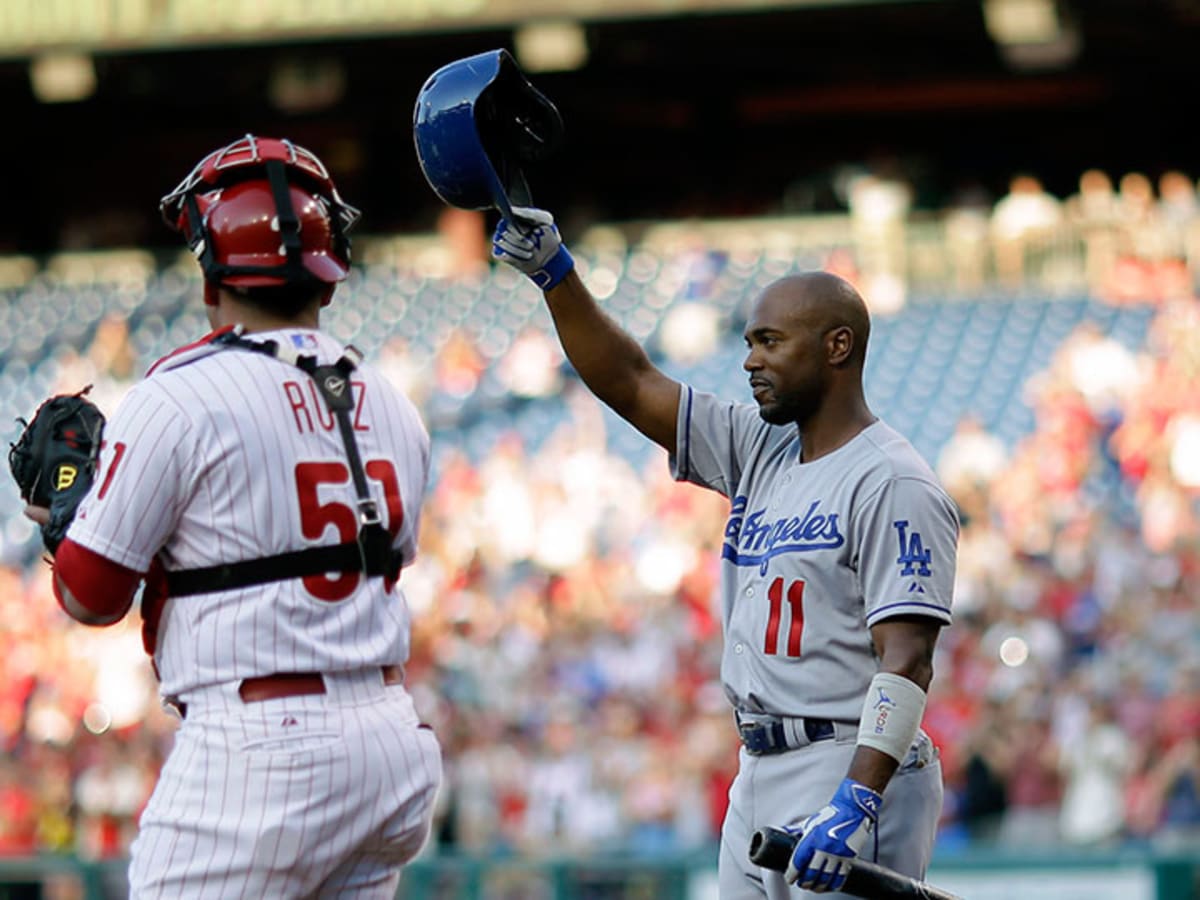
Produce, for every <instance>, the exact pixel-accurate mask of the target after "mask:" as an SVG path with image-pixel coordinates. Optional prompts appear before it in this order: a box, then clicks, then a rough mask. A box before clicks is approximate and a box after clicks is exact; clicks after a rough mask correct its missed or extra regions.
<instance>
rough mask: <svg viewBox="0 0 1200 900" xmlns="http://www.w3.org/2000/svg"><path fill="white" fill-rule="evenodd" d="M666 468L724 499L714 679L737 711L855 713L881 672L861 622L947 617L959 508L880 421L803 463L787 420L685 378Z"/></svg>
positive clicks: (852, 716) (850, 717)
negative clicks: (719, 644) (719, 637)
mask: <svg viewBox="0 0 1200 900" xmlns="http://www.w3.org/2000/svg"><path fill="white" fill-rule="evenodd" d="M677 434H678V438H677V447H676V449H675V453H673V454H672V456H671V466H672V473H673V474H674V476H675V478H676V479H678V480H680V481H690V482H692V483H694V484H698V485H701V486H703V487H707V488H711V489H713V490H716V491H719V492H720V493H722V494H724V495H725V496H727V497H729V498H730V501H731V506H730V513H729V519H728V522H727V523H726V526H725V534H724V540H723V545H722V551H721V602H722V621H723V625H724V632H725V646H724V650H723V656H722V661H721V678H722V682H723V683H724V686H725V691H726V693H727V694H728V695H729V698H730V700H731V702H732V703H733V705H734V707H735V708H736V709H739V710H742V711H745V712H762V713H770V714H773V715H785V716H813V717H817V718H826V719H834V720H840V721H848V722H850V721H857V720H858V718H859V716H860V715H861V713H862V700H863V696H864V695H865V693H866V692H867V689H868V687H869V684H870V681H871V678H872V677H874V675H875V673H876V672H877V671H878V664H877V660H876V658H875V656H874V654H873V650H872V646H871V637H870V632H869V628H870V627H871V626H872V625H875V624H876V623H878V622H882V621H884V620H885V619H887V618H889V617H891V616H897V615H914V614H915V615H921V616H928V617H930V618H932V619H934V620H936V621H938V622H941V623H947V624H948V623H949V622H950V618H951V615H950V606H951V595H952V592H953V585H954V570H955V559H956V553H957V543H958V515H957V512H956V509H955V506H954V504H953V502H952V501H951V500H950V498H949V496H947V494H946V492H945V491H944V490H942V488H941V486H940V485H939V484H938V482H937V479H936V477H935V476H934V474H933V472H932V471H931V470H930V468H929V466H928V465H927V464H926V463H925V462H924V461H923V460H922V459H921V457H920V456H919V454H918V453H917V452H916V450H914V449H913V447H912V445H911V444H910V443H909V442H908V441H907V440H905V438H903V437H902V436H901V435H900V434H899V433H897V432H896V431H894V430H893V429H891V428H890V427H888V426H887V425H885V424H884V423H883V422H880V421H876V422H875V423H874V424H872V425H870V426H868V427H867V428H865V429H864V430H863V431H862V432H860V433H859V434H858V435H856V436H855V437H854V438H852V439H851V440H850V441H849V442H847V443H846V444H844V445H843V446H841V447H839V448H838V449H837V450H835V451H833V452H832V453H829V454H827V455H826V456H823V457H821V458H819V459H816V460H814V461H812V462H809V463H801V462H800V436H799V434H798V432H797V429H796V427H795V426H794V425H789V426H775V425H770V424H768V423H766V422H764V421H763V420H762V418H761V417H760V416H759V413H758V408H757V407H756V406H753V405H750V404H744V403H729V402H724V401H721V400H718V399H717V398H715V397H713V396H712V395H711V394H705V393H701V392H698V391H693V390H692V389H691V388H690V387H687V386H685V387H684V389H683V392H682V394H681V397H680V404H679V419H678V431H677Z"/></svg>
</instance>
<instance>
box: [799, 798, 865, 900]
mask: <svg viewBox="0 0 1200 900" xmlns="http://www.w3.org/2000/svg"><path fill="white" fill-rule="evenodd" d="M882 802H883V797H882V796H881V795H880V794H879V792H878V791H873V790H871V789H870V788H869V787H867V786H866V785H865V784H859V783H858V782H857V781H855V780H853V779H852V778H846V779H843V781H842V783H841V784H840V785H839V786H838V789H837V793H835V794H834V795H833V799H832V800H830V801H829V803H828V805H826V806H823V807H822V808H821V809H819V810H818V811H817V812H816V813H814V814H813V815H811V816H809V817H808V818H807V819H805V820H804V821H803V822H801V823H800V828H799V831H800V840H799V841H797V842H796V849H795V850H793V851H792V860H791V862H790V863H789V864H788V869H787V872H786V873H785V874H784V876H783V877H784V880H786V881H787V882H788V884H796V885H799V886H800V887H802V888H805V889H806V890H810V891H813V892H814V893H817V894H823V893H825V892H826V891H839V890H841V889H842V885H844V884H845V883H846V876H847V875H849V874H850V863H851V862H852V861H853V860H854V859H855V858H857V856H858V854H859V853H861V852H862V848H863V846H864V845H865V844H866V843H867V839H868V838H870V837H871V835H872V834H873V833H874V831H875V825H876V823H877V822H878V820H879V805H880V803H882Z"/></svg>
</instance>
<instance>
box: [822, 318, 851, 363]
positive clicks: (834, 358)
mask: <svg viewBox="0 0 1200 900" xmlns="http://www.w3.org/2000/svg"><path fill="white" fill-rule="evenodd" d="M854 340H855V339H854V329H852V328H851V327H850V326H849V325H839V326H837V327H836V328H832V329H830V330H829V331H828V332H826V334H825V355H826V358H827V359H828V360H829V364H830V365H831V366H840V365H843V364H844V363H845V362H846V361H847V360H849V359H850V357H851V356H852V355H853V354H854Z"/></svg>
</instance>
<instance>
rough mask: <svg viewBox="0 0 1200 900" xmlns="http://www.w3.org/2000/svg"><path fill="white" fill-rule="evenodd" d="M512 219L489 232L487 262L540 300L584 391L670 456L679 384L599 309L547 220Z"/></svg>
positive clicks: (525, 215) (536, 212) (533, 214)
mask: <svg viewBox="0 0 1200 900" xmlns="http://www.w3.org/2000/svg"><path fill="white" fill-rule="evenodd" d="M513 212H514V213H515V214H516V215H517V216H518V222H517V225H514V224H513V223H511V222H509V221H508V220H507V219H501V220H500V224H499V225H498V226H497V227H496V234H495V238H494V240H493V245H492V254H493V256H495V257H496V259H498V260H501V261H503V262H505V263H508V264H509V265H511V266H513V267H514V268H516V269H517V270H519V271H521V272H523V273H524V274H526V275H528V276H529V278H530V279H531V280H532V281H533V282H534V284H536V285H537V286H538V287H540V288H542V290H543V291H544V292H545V296H546V305H547V306H548V307H549V309H550V315H551V317H552V318H553V319H554V327H555V329H556V330H557V331H558V338H559V340H560V341H561V342H562V346H563V350H564V351H565V352H566V354H567V359H569V360H570V361H571V365H572V366H574V367H575V371H577V372H578V373H579V376H580V378H582V379H583V382H584V384H586V385H587V386H588V389H589V390H591V392H592V393H593V394H595V395H596V396H597V397H598V398H599V399H600V400H602V401H603V402H604V403H606V404H607V405H608V406H610V407H612V409H613V411H614V412H616V413H617V415H619V416H621V418H623V419H625V420H626V421H628V422H629V423H630V424H631V425H633V427H634V428H636V429H637V430H638V431H640V432H641V433H642V434H644V435H646V437H648V438H650V439H651V440H652V441H654V442H655V443H656V444H659V445H661V446H662V447H665V448H666V449H667V450H668V451H671V452H674V450H675V425H676V416H677V413H678V409H679V397H680V390H681V388H680V385H679V382H677V381H675V380H673V379H671V378H669V377H667V375H665V374H664V373H663V372H662V371H661V370H660V369H658V368H657V367H655V365H654V364H653V363H652V362H651V361H650V357H649V356H647V355H646V351H645V350H643V349H642V347H641V345H640V344H638V342H637V341H635V340H634V339H633V337H631V336H630V335H629V334H628V333H627V332H625V331H624V330H623V329H622V328H621V327H620V326H619V325H618V324H617V323H616V322H614V321H613V320H612V318H610V317H609V316H608V315H607V314H606V313H605V312H604V310H602V309H601V308H600V305H599V304H598V303H597V302H596V299H595V298H594V297H593V296H592V293H591V291H589V290H588V289H587V286H586V285H585V284H584V283H583V280H582V279H581V278H580V277H579V274H578V273H577V272H576V271H575V263H574V260H573V259H572V258H571V254H570V253H569V252H567V248H566V247H565V246H563V243H562V239H561V238H560V237H559V234H558V228H557V227H556V226H555V225H554V218H553V217H552V216H551V215H550V214H549V213H548V212H545V211H544V210H540V209H530V208H523V207H518V208H516V209H514V210H513ZM517 226H519V227H517Z"/></svg>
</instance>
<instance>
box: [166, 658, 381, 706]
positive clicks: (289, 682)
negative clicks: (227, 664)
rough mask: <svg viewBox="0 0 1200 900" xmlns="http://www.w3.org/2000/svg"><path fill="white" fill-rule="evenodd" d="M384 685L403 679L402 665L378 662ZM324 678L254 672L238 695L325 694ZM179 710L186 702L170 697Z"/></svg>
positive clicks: (250, 699)
mask: <svg viewBox="0 0 1200 900" xmlns="http://www.w3.org/2000/svg"><path fill="white" fill-rule="evenodd" d="M379 672H380V674H381V675H382V676H383V683H384V685H386V686H388V687H390V686H392V685H395V684H403V683H404V666H401V665H395V664H393V665H388V666H380V667H379ZM324 693H326V691H325V679H324V677H322V675H321V673H320V672H276V673H275V674H274V675H257V676H255V677H254V678H246V679H244V680H243V681H242V683H241V684H240V685H238V696H239V697H241V698H242V701H243V702H245V703H259V702H261V701H263V700H275V699H278V698H279V697H305V696H309V695H312V694H324ZM169 702H171V705H172V706H174V707H175V709H177V710H178V711H179V716H180V718H185V717H186V716H187V704H186V703H179V702H176V701H169Z"/></svg>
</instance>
